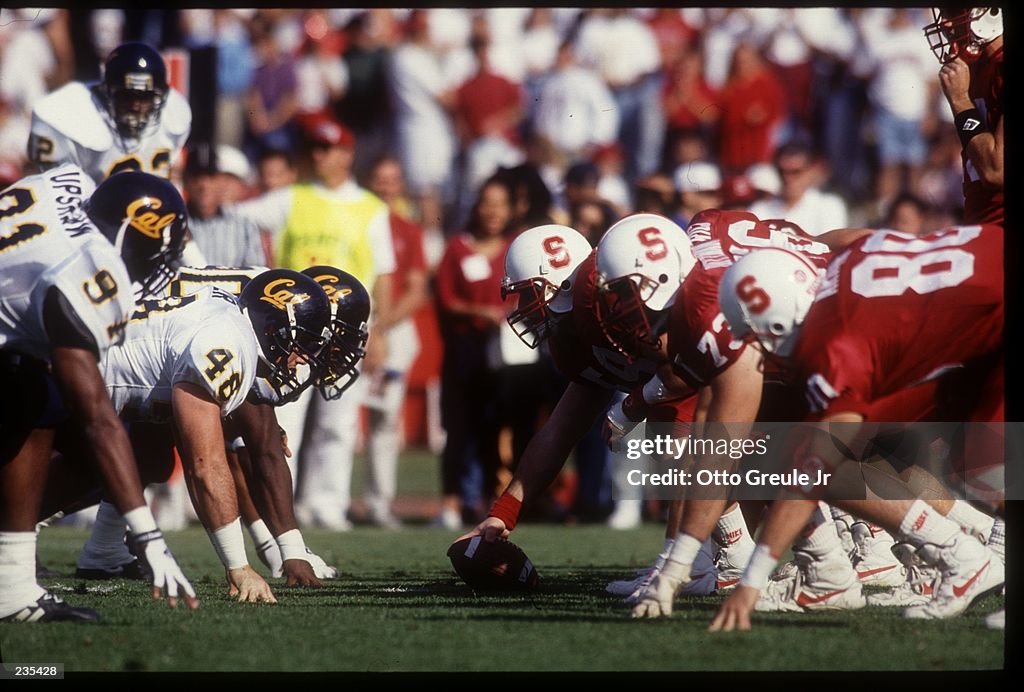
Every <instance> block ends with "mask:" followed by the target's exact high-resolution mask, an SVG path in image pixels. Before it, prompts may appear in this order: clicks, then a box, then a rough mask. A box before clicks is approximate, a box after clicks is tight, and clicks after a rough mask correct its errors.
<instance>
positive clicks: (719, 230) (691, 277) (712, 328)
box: [595, 210, 856, 617]
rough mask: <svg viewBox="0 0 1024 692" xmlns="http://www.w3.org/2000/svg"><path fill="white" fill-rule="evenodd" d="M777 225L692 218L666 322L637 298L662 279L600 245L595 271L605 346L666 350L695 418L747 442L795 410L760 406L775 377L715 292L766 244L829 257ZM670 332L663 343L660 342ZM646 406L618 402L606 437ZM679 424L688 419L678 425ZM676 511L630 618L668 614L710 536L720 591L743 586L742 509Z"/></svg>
mask: <svg viewBox="0 0 1024 692" xmlns="http://www.w3.org/2000/svg"><path fill="white" fill-rule="evenodd" d="M778 225H779V224H775V225H774V226H772V225H769V224H767V223H764V222H761V221H760V220H758V219H757V217H756V216H754V215H753V214H750V213H749V212H740V211H725V212H723V211H719V210H705V211H703V212H700V213H699V214H697V216H695V217H694V219H693V220H692V222H691V224H690V225H689V227H688V228H687V231H686V232H687V235H688V236H689V239H690V241H691V242H692V244H693V249H694V253H695V255H696V257H697V263H696V266H695V267H694V269H693V270H692V271H691V272H690V273H689V274H688V276H687V277H686V280H685V281H684V282H683V283H682V286H681V287H680V288H679V291H678V296H677V297H676V299H675V303H674V304H673V306H672V309H671V312H670V314H669V319H668V320H667V321H664V320H663V321H662V323H661V324H660V325H656V324H653V323H651V321H650V320H648V318H647V316H646V315H647V309H648V308H649V304H647V305H645V301H644V300H643V293H644V291H645V287H646V286H653V285H656V284H657V282H658V281H659V278H660V277H658V276H657V274H650V273H649V272H648V271H646V270H645V269H635V268H634V267H633V266H632V265H631V263H630V262H629V260H630V258H631V254H630V253H629V252H628V251H623V250H622V249H620V248H617V247H613V246H609V247H607V248H603V244H604V243H603V241H602V247H599V252H598V267H599V269H600V270H601V271H602V276H603V277H604V281H603V283H602V286H601V290H600V291H599V293H598V300H597V302H596V304H595V305H596V307H597V314H598V322H599V324H600V325H601V327H602V329H603V330H604V331H605V333H606V334H607V336H608V339H609V340H610V341H612V342H613V343H616V344H618V346H619V348H620V350H621V351H622V352H623V353H625V354H627V355H630V356H631V357H636V355H637V354H640V353H643V352H645V351H648V352H649V351H652V350H657V349H660V348H664V349H665V350H666V353H667V357H666V358H665V360H666V361H667V362H670V363H671V368H672V369H673V371H674V375H675V377H676V380H675V381H674V382H673V385H672V386H673V387H674V389H675V391H676V392H677V393H680V394H687V395H692V394H693V393H695V392H698V391H700V392H701V395H702V398H703V399H704V402H703V403H702V405H701V406H700V407H699V410H698V415H697V416H695V417H694V418H693V420H694V421H696V422H700V423H703V424H705V425H715V424H718V423H726V422H727V423H730V424H731V425H730V427H729V430H728V433H729V434H730V435H733V436H739V437H743V436H745V435H746V434H747V433H748V432H749V427H750V425H751V424H752V422H753V421H754V420H755V418H756V417H760V418H762V419H766V418H767V415H768V413H766V412H771V414H772V415H775V416H781V417H782V418H781V419H783V420H785V419H786V416H787V414H786V411H787V409H789V408H791V406H789V405H788V402H786V401H785V400H784V399H781V398H780V397H778V396H776V397H774V398H775V399H776V400H775V401H772V400H771V397H765V399H764V401H762V389H763V388H766V387H767V386H768V385H770V384H771V380H772V378H770V377H769V378H768V381H767V382H766V379H765V377H764V375H763V374H762V372H761V370H760V368H758V367H757V361H758V359H757V357H756V355H755V354H754V353H752V352H750V353H747V352H745V351H746V349H744V348H743V344H742V343H738V342H737V341H736V340H735V339H733V338H732V336H731V334H729V331H728V329H727V327H725V325H724V318H723V317H722V315H721V313H720V311H719V309H718V301H717V295H716V289H717V285H718V282H719V280H720V279H721V275H722V273H723V272H724V270H725V268H726V267H728V266H729V265H730V264H732V262H734V261H735V259H736V258H737V257H740V256H743V255H744V254H746V253H748V252H750V251H751V250H752V249H755V248H758V247H762V246H773V245H775V246H782V247H790V248H800V249H801V250H803V251H804V252H806V253H808V254H809V255H811V256H812V257H816V258H818V260H817V261H818V262H819V263H820V264H822V266H824V263H825V258H826V257H827V255H828V252H829V247H828V246H827V245H825V244H822V243H819V242H815V241H812V240H809V239H806V238H802V237H799V236H798V235H797V234H794V233H791V232H786V231H783V230H781V229H780V228H779V227H778ZM632 240H633V242H634V243H635V242H636V239H632ZM666 332H667V339H663V340H660V341H659V339H660V337H661V335H662V334H664V333H666ZM665 379H667V378H665ZM769 391H771V390H770V389H769ZM784 404H785V406H781V405H784ZM647 409H648V405H647V404H646V403H645V401H644V394H643V391H642V390H638V391H634V392H633V393H631V394H630V395H629V396H628V397H627V398H626V399H625V400H623V402H622V404H621V405H619V406H617V407H613V408H612V409H611V411H610V412H609V416H608V421H607V427H608V429H609V433H610V435H609V437H610V439H613V440H614V439H617V438H620V437H622V436H623V435H625V434H626V433H628V432H629V430H631V429H632V427H633V426H635V425H636V424H637V423H638V422H639V421H642V420H644V419H645V418H648V415H647V414H648V410H647ZM759 410H760V411H761V412H760V413H759ZM648 420H650V419H649V418H648ZM677 421H678V422H680V423H686V424H688V423H690V422H691V420H688V419H682V418H680V419H677ZM721 462H722V460H721V459H718V458H715V457H713V456H711V455H708V456H707V457H706V458H704V457H699V456H698V457H697V458H696V459H695V460H694V463H696V464H698V465H702V466H712V465H717V464H720V463H721ZM716 494H717V495H719V496H717V497H716V496H715V495H716ZM676 506H677V507H678V511H679V512H680V513H681V514H680V515H679V516H680V519H679V521H678V522H676V525H675V526H672V525H671V524H670V526H669V527H668V530H669V531H671V532H673V533H672V538H674V540H672V541H671V547H670V548H669V551H668V554H667V555H665V556H663V557H662V558H660V559H659V560H658V561H656V562H655V565H654V568H653V569H652V570H651V571H650V572H649V574H648V575H647V577H646V579H644V580H643V581H642V582H641V583H639V584H637V585H636V587H637V588H636V591H635V592H634V594H633V595H632V596H631V598H629V599H627V600H628V601H632V602H636V603H637V606H636V608H635V609H634V616H635V617H658V616H661V615H668V614H670V613H671V607H672V600H673V598H674V594H675V590H676V588H677V587H681V586H682V585H683V584H687V583H689V580H690V579H691V570H692V567H693V564H694V561H695V559H696V558H697V555H698V553H699V551H700V549H701V547H702V546H703V545H704V544H705V543H706V542H707V541H708V540H709V539H711V538H713V539H714V542H715V544H716V545H717V547H718V548H719V555H718V556H717V559H716V567H717V569H718V572H719V577H718V583H717V584H716V586H717V587H718V588H719V589H725V588H729V587H731V586H733V585H735V584H736V583H737V582H738V581H739V577H740V574H741V572H742V569H743V567H744V566H745V565H746V560H747V558H748V557H749V556H750V554H751V552H752V550H753V547H754V545H753V541H752V540H751V538H750V535H749V530H748V529H747V526H746V522H745V520H744V518H743V514H742V512H741V510H740V508H739V506H738V505H737V504H736V503H735V502H730V501H728V498H727V497H726V496H725V495H724V494H723V492H722V490H721V489H716V491H714V492H712V496H711V497H696V496H693V495H692V494H691V496H690V498H689V499H687V501H686V502H685V503H681V504H680V503H676ZM829 528H831V527H829ZM833 538H836V540H835V541H833V542H834V543H836V546H831V545H830V546H829V547H838V539H837V537H836V536H833ZM835 557H836V558H837V559H841V560H842V561H843V563H844V564H845V565H846V568H847V569H850V567H849V562H848V560H847V558H846V555H845V553H843V552H842V551H841V550H839V551H838V552H837V553H836V555H835ZM666 570H667V572H666ZM854 580H856V579H854Z"/></svg>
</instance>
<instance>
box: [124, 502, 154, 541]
mask: <svg viewBox="0 0 1024 692" xmlns="http://www.w3.org/2000/svg"><path fill="white" fill-rule="evenodd" d="M124 521H125V523H126V524H128V529H129V530H130V531H131V532H132V533H133V534H134V535H136V536H142V535H144V534H147V533H150V532H151V531H159V530H160V528H159V527H158V526H157V525H156V519H154V518H153V513H152V512H151V511H149V505H142V506H141V507H136V508H135V509H133V510H131V511H130V512H127V513H126V514H125V515H124Z"/></svg>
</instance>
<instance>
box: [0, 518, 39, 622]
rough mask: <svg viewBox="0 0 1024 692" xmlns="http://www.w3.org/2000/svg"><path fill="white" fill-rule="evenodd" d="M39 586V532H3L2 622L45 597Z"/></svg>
mask: <svg viewBox="0 0 1024 692" xmlns="http://www.w3.org/2000/svg"><path fill="white" fill-rule="evenodd" d="M45 593H46V591H45V590H44V589H43V587H41V586H39V584H38V583H37V582H36V532H35V531H0V618H2V617H7V616H8V615H13V614H14V613H17V612H18V611H19V610H21V609H22V608H24V607H25V606H28V605H32V604H33V603H35V602H36V601H38V600H39V598H40V597H41V596H42V595H43V594H45Z"/></svg>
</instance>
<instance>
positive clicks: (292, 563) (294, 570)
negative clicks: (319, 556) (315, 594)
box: [282, 559, 324, 587]
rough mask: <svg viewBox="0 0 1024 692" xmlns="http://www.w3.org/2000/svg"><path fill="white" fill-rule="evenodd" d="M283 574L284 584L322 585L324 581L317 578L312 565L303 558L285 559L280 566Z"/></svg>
mask: <svg viewBox="0 0 1024 692" xmlns="http://www.w3.org/2000/svg"><path fill="white" fill-rule="evenodd" d="M282 571H283V573H284V576H285V577H287V581H286V582H285V584H287V585H288V586H314V587H322V586H323V585H324V583H323V582H322V581H320V580H319V579H317V577H316V572H315V571H314V570H313V565H311V564H309V563H308V562H307V561H305V560H298V559H293V560H285V561H284V566H283V567H282Z"/></svg>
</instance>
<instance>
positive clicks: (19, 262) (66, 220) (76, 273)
mask: <svg viewBox="0 0 1024 692" xmlns="http://www.w3.org/2000/svg"><path fill="white" fill-rule="evenodd" d="M94 189H95V185H94V184H93V182H92V180H91V179H90V178H89V177H88V176H87V175H86V174H85V173H84V172H83V171H82V170H81V169H79V168H77V167H75V166H71V165H66V166H60V167H58V168H55V169H53V170H50V171H48V172H46V173H42V174H40V175H33V176H29V177H28V178H23V179H21V180H19V181H18V182H17V183H15V184H14V185H12V186H11V187H8V188H6V189H4V190H3V191H0V349H5V350H6V349H10V350H16V351H21V352H22V353H26V354H28V355H31V356H34V357H36V358H39V359H40V360H45V361H49V359H50V345H49V338H48V337H47V334H46V330H45V328H44V325H43V301H44V299H45V298H46V293H47V291H49V289H50V287H51V286H56V287H57V288H59V289H60V291H61V293H63V294H64V297H65V298H67V300H68V302H69V303H70V304H71V307H72V309H73V310H74V311H75V314H77V315H78V317H79V319H80V320H81V321H82V324H84V325H85V327H86V328H87V329H88V330H89V333H90V334H91V335H92V337H93V339H94V341H95V342H96V346H97V348H98V349H99V352H100V355H101V357H102V355H103V353H105V352H106V350H107V348H108V347H109V346H110V345H111V344H112V343H116V342H117V341H119V340H120V339H121V337H123V332H124V325H125V322H126V320H127V319H128V317H129V316H130V315H131V314H132V311H133V310H134V308H135V298H134V292H133V289H132V282H131V280H130V279H129V278H128V270H127V269H125V266H124V263H123V262H122V261H121V257H120V255H119V254H118V253H117V251H116V250H115V249H114V246H113V245H111V244H110V242H109V241H107V239H106V238H105V237H103V235H102V234H101V233H100V232H99V231H97V230H96V227H95V226H94V225H93V224H92V222H91V221H90V220H89V218H88V217H87V216H86V215H85V212H84V211H83V210H82V202H83V201H84V200H86V199H88V197H89V196H90V195H91V194H92V192H93V190H94Z"/></svg>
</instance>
